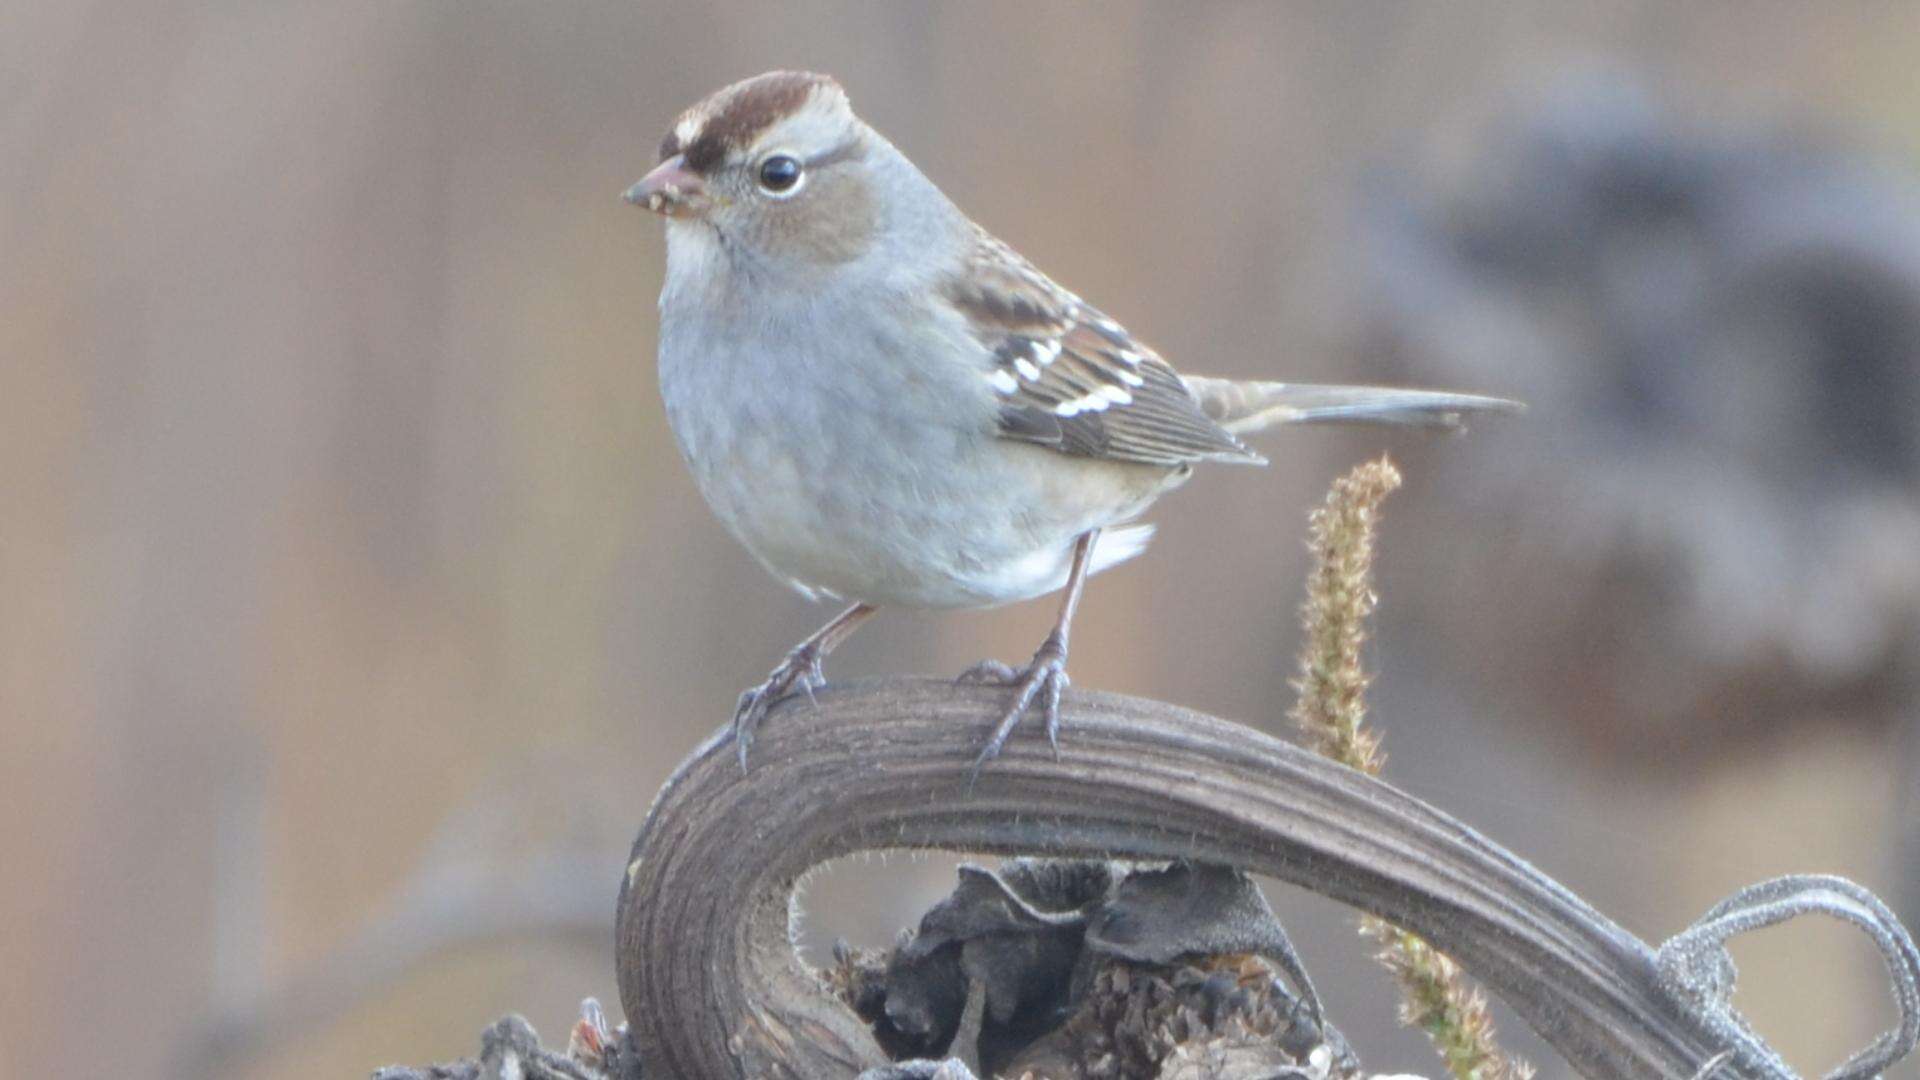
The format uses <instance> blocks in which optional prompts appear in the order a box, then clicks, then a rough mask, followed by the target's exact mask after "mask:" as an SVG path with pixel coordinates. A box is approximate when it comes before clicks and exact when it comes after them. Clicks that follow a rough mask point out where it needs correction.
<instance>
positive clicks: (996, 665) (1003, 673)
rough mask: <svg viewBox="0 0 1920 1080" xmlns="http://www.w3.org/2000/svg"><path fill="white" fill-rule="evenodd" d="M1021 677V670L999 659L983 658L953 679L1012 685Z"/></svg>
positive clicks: (960, 681) (955, 680)
mask: <svg viewBox="0 0 1920 1080" xmlns="http://www.w3.org/2000/svg"><path fill="white" fill-rule="evenodd" d="M1019 678H1020V672H1018V671H1016V670H1014V669H1013V667H1012V666H1011V665H1009V664H1003V663H1001V662H1000V661H998V660H982V661H980V662H979V663H977V664H975V665H973V666H972V667H970V668H968V669H967V670H965V671H963V672H961V673H960V674H959V676H958V677H956V678H955V679H954V680H953V681H954V682H957V683H986V684H990V685H993V686H1011V685H1013V683H1014V682H1015V681H1016V680H1018V679H1019Z"/></svg>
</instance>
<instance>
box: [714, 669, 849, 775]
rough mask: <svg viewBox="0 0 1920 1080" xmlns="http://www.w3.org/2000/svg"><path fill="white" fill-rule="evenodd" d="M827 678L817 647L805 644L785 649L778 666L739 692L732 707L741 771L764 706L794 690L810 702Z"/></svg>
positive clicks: (764, 714)
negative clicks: (793, 648)
mask: <svg viewBox="0 0 1920 1080" xmlns="http://www.w3.org/2000/svg"><path fill="white" fill-rule="evenodd" d="M826 682H827V676H826V671H825V670H824V668H823V667H822V666H821V654H820V650H819V649H817V648H814V647H813V646H812V645H811V644H808V645H802V646H800V647H799V648H797V649H795V650H793V651H792V652H790V653H788V654H787V658H786V659H785V660H782V661H780V664H779V666H778V667H776V668H774V669H773V670H772V671H770V672H768V673H767V680H766V681H765V682H763V683H761V684H760V685H758V686H755V687H751V688H749V689H747V690H745V691H742V692H741V694H740V701H739V703H738V704H737V705H735V706H734V708H733V743H734V746H735V748H736V749H737V750H738V751H739V754H740V771H741V772H742V773H745V772H746V771H747V750H748V748H749V747H751V746H752V745H753V733H754V730H755V729H756V728H758V727H759V726H760V721H762V720H764V719H766V716H767V710H769V709H771V708H773V706H774V705H776V704H778V703H779V702H780V701H781V700H783V699H785V698H786V697H788V696H790V695H792V694H793V693H795V692H796V691H798V692H801V693H804V694H806V695H807V702H808V703H809V704H813V703H814V697H813V692H814V690H815V689H816V688H818V687H821V686H824V685H826Z"/></svg>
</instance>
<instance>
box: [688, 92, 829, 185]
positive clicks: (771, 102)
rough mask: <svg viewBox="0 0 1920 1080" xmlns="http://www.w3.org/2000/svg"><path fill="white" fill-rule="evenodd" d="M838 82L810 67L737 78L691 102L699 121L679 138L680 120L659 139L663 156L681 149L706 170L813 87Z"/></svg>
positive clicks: (787, 113)
mask: <svg viewBox="0 0 1920 1080" xmlns="http://www.w3.org/2000/svg"><path fill="white" fill-rule="evenodd" d="M837 86H838V84H837V83H835V82H834V81H833V79H831V78H829V77H828V76H825V75H816V74H814V73H812V72H809V71H770V72H768V73H766V74H765V75H756V76H755V77H753V78H751V79H748V80H746V81H745V82H739V83H735V84H733V85H732V86H729V87H727V88H726V89H724V90H721V91H719V92H718V93H716V94H714V95H713V96H712V97H710V98H708V99H707V100H705V101H703V102H701V103H700V104H699V105H696V106H694V108H693V110H692V112H693V114H694V115H697V116H701V117H703V119H702V120H701V121H700V123H699V126H698V127H697V128H696V129H695V130H694V131H693V132H692V133H691V134H690V135H689V136H688V137H687V138H686V139H685V140H684V141H682V139H681V135H680V126H681V125H679V124H675V125H674V130H673V131H670V132H668V133H667V137H666V139H665V140H664V141H662V142H661V144H660V157H661V159H662V160H665V159H667V158H670V157H672V156H673V155H675V154H684V155H685V157H686V165H687V168H688V169H690V170H692V171H693V172H696V173H705V172H707V171H709V170H711V169H712V168H713V167H714V166H716V165H718V164H720V162H722V161H723V160H725V159H726V156H727V153H728V152H729V151H732V150H739V149H742V148H744V147H746V146H748V145H751V144H752V142H753V141H754V140H755V139H756V138H758V137H759V136H760V135H761V133H762V132H765V131H766V130H767V129H768V128H769V127H772V126H773V125H774V124H775V123H777V122H778V121H780V120H781V119H782V118H784V117H787V116H790V115H792V114H793V113H794V112H795V111H796V110H797V109H799V108H800V107H801V106H802V105H804V104H806V101H807V99H808V98H809V97H811V96H812V95H813V94H814V92H815V91H817V90H820V89H823V88H826V87H837Z"/></svg>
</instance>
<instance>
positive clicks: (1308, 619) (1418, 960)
mask: <svg viewBox="0 0 1920 1080" xmlns="http://www.w3.org/2000/svg"><path fill="white" fill-rule="evenodd" d="M1399 486H1400V471H1399V470H1398V469H1396V468H1394V467H1393V463H1392V462H1391V461H1389V460H1387V459H1386V458H1384V457H1383V458H1381V459H1380V460H1378V461H1370V462H1367V463H1366V464H1364V465H1361V466H1358V467H1357V468H1355V469H1354V470H1353V471H1352V472H1350V473H1348V474H1347V475H1345V476H1343V477H1341V478H1340V479H1339V480H1336V481H1335V482H1334V485H1333V489H1332V490H1331V491H1329V492H1328V493H1327V500H1326V502H1325V504H1323V505H1322V506H1321V507H1320V508H1319V509H1318V510H1315V511H1314V512H1313V515H1312V517H1311V518H1309V520H1308V542H1307V545H1308V547H1309V548H1310V549H1311V550H1312V552H1313V569H1312V571H1311V572H1310V573H1309V574H1308V577H1307V598H1306V601H1305V602H1304V603H1303V604H1302V605H1301V621H1302V624H1303V625H1304V627H1305V630H1306V642H1305V644H1304V645H1302V646H1301V651H1300V677H1299V679H1298V680H1296V681H1295V682H1294V689H1295V690H1296V691H1298V692H1299V700H1298V701H1297V702H1296V703H1295V704H1294V707H1293V714H1292V715H1293V719H1294V722H1295V723H1296V724H1298V725H1299V727H1300V731H1301V733H1302V734H1303V735H1304V736H1305V739H1306V742H1307V745H1308V746H1310V747H1312V748H1313V749H1314V750H1316V751H1318V752H1319V753H1321V754H1324V755H1326V756H1327V757H1330V758H1332V759H1334V760H1335V761H1339V762H1342V763H1344V764H1347V765H1351V766H1352V767H1354V768H1356V769H1359V770H1360V771H1362V772H1365V773H1367V774H1368V775H1370V776H1378V775H1379V774H1380V768H1381V766H1382V765H1384V764H1385V763H1386V756H1385V755H1384V754H1382V753H1381V751H1380V740H1379V738H1378V736H1376V735H1374V734H1373V733H1372V732H1370V731H1368V730H1367V727H1366V718H1367V701H1366V696H1367V680H1368V675H1367V671H1366V668H1365V667H1364V666H1362V664H1361V662H1360V650H1361V647H1362V646H1363V645H1364V644H1365V643H1366V637H1367V617H1368V616H1369V615H1371V614H1372V613H1373V608H1374V604H1375V596H1374V592H1373V546H1374V536H1375V533H1376V531H1377V530H1376V525H1377V522H1378V520H1379V514H1380V504H1381V502H1382V501H1384V500H1385V499H1386V497H1387V496H1388V495H1389V494H1391V493H1392V492H1393V491H1394V490H1395V489H1396V488H1398V487H1399ZM1360 933H1361V934H1362V935H1364V936H1365V937H1367V938H1368V939H1370V940H1372V941H1374V942H1377V943H1378V944H1379V945H1380V952H1379V953H1378V958H1379V960H1380V962H1381V963H1382V964H1384V965H1386V968H1387V970H1388V971H1391V972H1392V973H1393V975H1394V978H1395V979H1396V980H1397V981H1398V982H1399V983H1400V990H1401V994H1402V996H1403V998H1404V1000H1403V1001H1402V1003H1401V1008H1400V1018H1401V1020H1402V1021H1403V1022H1404V1023H1406V1024H1408V1025H1410V1026H1413V1027H1417V1028H1420V1029H1421V1030H1423V1031H1425V1032H1426V1033H1427V1037H1428V1038H1430V1039H1431V1040H1432V1041H1433V1045H1434V1049H1435V1050H1437V1051H1438V1052H1439V1054H1440V1057H1441V1059H1442V1060H1444V1061H1445V1062H1446V1065H1447V1069H1448V1071H1449V1072H1451V1073H1452V1074H1453V1075H1454V1076H1455V1077H1456V1078H1457V1080H1525V1078H1526V1077H1530V1076H1532V1075H1533V1067H1532V1066H1530V1065H1528V1064H1526V1063H1525V1062H1522V1061H1515V1060H1510V1059H1508V1058H1507V1057H1506V1056H1505V1055H1504V1054H1502V1053H1501V1052H1500V1048H1499V1046H1498V1044H1497V1043H1496V1041H1495V1038H1494V1030H1493V1019H1492V1017H1490V1016H1489V1015H1488V1014H1487V1002H1486V999H1485V998H1484V997H1482V996H1481V994H1480V992H1479V991H1478V990H1476V989H1474V988H1473V987H1471V986H1469V985H1467V983H1466V981H1465V979H1464V978H1463V977H1462V976H1461V975H1460V971H1459V969H1458V968H1457V967H1456V966H1455V965H1454V963H1453V961H1451V960H1449V959H1447V958H1446V957H1445V956H1444V955H1442V954H1441V953H1439V952H1436V951H1435V950H1434V948H1433V946H1431V945H1429V944H1427V942H1426V941H1425V940H1424V939H1422V938H1421V937H1420V936H1419V935H1418V934H1414V933H1411V932H1409V931H1406V930H1402V929H1401V928H1399V927H1397V926H1395V925H1393V924H1392V923H1389V922H1386V921H1385V920H1382V919H1379V918H1376V917H1374V916H1372V915H1363V916H1361V920H1360Z"/></svg>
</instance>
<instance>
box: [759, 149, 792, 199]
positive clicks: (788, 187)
mask: <svg viewBox="0 0 1920 1080" xmlns="http://www.w3.org/2000/svg"><path fill="white" fill-rule="evenodd" d="M801 175H802V173H801V169H800V162H799V161H798V160H796V159H795V158H794V157H793V156H792V155H789V154H775V155H773V156H772V157H770V158H768V159H767V160H765V161H762V162H761V163H760V188H761V190H763V191H765V192H766V193H767V194H769V195H791V194H793V193H794V192H795V191H798V190H800V178H801Z"/></svg>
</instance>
